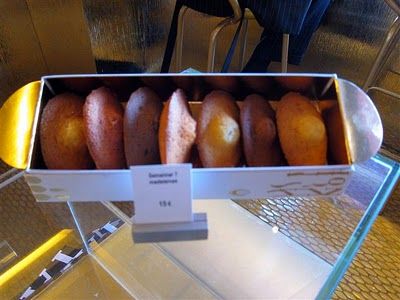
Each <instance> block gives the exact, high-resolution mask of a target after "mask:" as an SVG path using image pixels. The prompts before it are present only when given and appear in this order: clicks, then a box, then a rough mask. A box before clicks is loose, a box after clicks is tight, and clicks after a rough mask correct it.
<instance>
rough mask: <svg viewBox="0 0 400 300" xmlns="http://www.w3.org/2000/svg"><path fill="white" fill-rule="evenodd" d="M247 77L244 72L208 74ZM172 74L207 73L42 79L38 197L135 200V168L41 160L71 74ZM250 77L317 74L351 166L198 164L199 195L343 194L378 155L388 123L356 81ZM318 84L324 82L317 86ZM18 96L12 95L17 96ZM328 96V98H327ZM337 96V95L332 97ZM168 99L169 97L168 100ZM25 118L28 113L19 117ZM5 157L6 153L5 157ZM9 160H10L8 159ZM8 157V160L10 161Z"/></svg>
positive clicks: (33, 180)
mask: <svg viewBox="0 0 400 300" xmlns="http://www.w3.org/2000/svg"><path fill="white" fill-rule="evenodd" d="M208 75H209V76H210V75H211V76H244V74H208ZM105 76H106V77H169V76H200V77H201V76H203V74H129V75H127V74H125V75H116V74H114V75H98V74H96V75H57V76H45V77H43V78H42V80H41V86H40V93H39V99H38V101H37V104H36V108H35V110H34V111H35V115H34V118H33V124H32V131H31V132H32V133H31V137H30V140H29V156H28V159H27V166H26V173H25V178H26V180H27V182H28V184H29V186H30V188H31V190H32V192H33V194H34V195H35V197H36V199H37V200H38V201H132V200H134V199H132V198H133V196H132V195H133V191H132V184H131V177H130V176H131V173H130V171H129V170H128V169H126V170H68V171H64V170H48V169H46V168H45V166H44V165H43V164H40V163H37V161H38V160H37V157H38V156H40V155H41V154H40V153H39V152H40V151H39V150H38V138H39V134H38V123H39V118H40V113H41V111H42V109H43V106H44V105H45V104H46V102H47V101H48V100H49V98H51V97H53V95H54V93H58V91H57V84H56V83H57V80H60V79H61V78H66V77H79V78H82V77H105ZM246 76H266V77H272V76H307V77H310V76H312V77H315V82H317V83H316V86H313V90H312V91H310V93H313V94H314V95H315V96H316V97H318V95H319V94H321V93H326V92H327V94H330V97H332V95H333V97H335V98H336V99H334V100H337V101H338V102H339V105H340V107H341V112H342V118H343V120H345V121H344V128H345V136H346V139H347V146H348V156H349V160H350V162H351V163H350V164H348V165H324V166H304V167H289V166H282V167H258V168H250V167H237V168H199V169H192V188H193V191H192V194H193V198H194V199H227V198H230V199H243V198H245V199H250V198H265V197H282V196H320V195H323V196H333V195H338V194H341V193H343V191H344V189H345V188H346V185H347V184H348V182H349V178H350V176H351V173H352V171H353V164H354V163H357V162H361V161H364V160H366V159H369V158H370V157H371V156H373V155H374V154H375V153H376V152H377V151H378V150H379V148H380V145H381V142H382V136H383V131H382V123H381V120H380V118H379V115H378V113H377V110H376V108H375V107H374V105H373V103H372V101H371V100H370V98H369V97H368V96H367V95H366V94H365V93H364V92H363V91H362V90H361V89H360V88H358V87H356V86H355V85H354V84H352V83H350V82H348V81H346V80H342V79H338V78H337V77H336V75H331V74H258V75H257V74H251V75H250V74H248V75H246ZM317 85H318V86H317ZM11 98H12V97H11ZM325 99H326V98H325ZM330 99H331V98H330ZM165 100H167V99H165ZM19 117H20V118H24V116H19ZM3 159H4V158H3ZM5 161H6V160H5ZM6 162H7V161H6Z"/></svg>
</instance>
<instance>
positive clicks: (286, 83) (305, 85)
mask: <svg viewBox="0 0 400 300" xmlns="http://www.w3.org/2000/svg"><path fill="white" fill-rule="evenodd" d="M275 80H276V81H278V82H279V84H280V85H281V86H282V87H284V88H285V89H287V90H290V91H294V92H306V91H309V90H310V89H311V87H312V85H313V84H314V78H312V77H303V76H276V77H275Z"/></svg>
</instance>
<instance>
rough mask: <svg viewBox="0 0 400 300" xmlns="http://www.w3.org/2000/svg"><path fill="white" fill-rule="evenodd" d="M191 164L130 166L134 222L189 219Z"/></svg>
mask: <svg viewBox="0 0 400 300" xmlns="http://www.w3.org/2000/svg"><path fill="white" fill-rule="evenodd" d="M191 169H192V165H191V164H171V165H150V166H131V175H132V184H133V186H132V187H133V200H134V202H135V216H134V217H133V221H134V223H135V224H154V223H173V222H192V221H193V214H192V177H191Z"/></svg>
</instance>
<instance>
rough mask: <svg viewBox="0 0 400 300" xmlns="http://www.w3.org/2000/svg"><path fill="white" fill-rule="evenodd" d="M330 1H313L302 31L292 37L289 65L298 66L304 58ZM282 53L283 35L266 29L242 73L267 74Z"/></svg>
mask: <svg viewBox="0 0 400 300" xmlns="http://www.w3.org/2000/svg"><path fill="white" fill-rule="evenodd" d="M329 3H330V0H313V1H312V3H311V5H310V8H309V10H308V12H307V15H306V17H305V19H304V22H303V26H302V29H301V30H300V33H299V34H297V35H293V34H292V35H290V40H289V63H290V64H295V65H298V64H299V63H300V62H301V59H302V58H303V55H304V53H305V51H306V50H307V47H308V45H309V43H310V40H311V37H312V35H313V33H314V32H315V31H316V30H317V28H318V26H319V24H320V23H321V19H322V17H323V15H324V13H325V11H326V9H327V8H328V5H329ZM281 51H282V33H281V32H271V31H268V28H265V29H264V31H263V33H262V34H261V38H260V42H259V43H258V45H257V46H256V48H255V49H254V51H253V54H252V55H251V57H250V59H249V61H248V63H247V64H246V66H245V67H244V69H243V71H242V72H248V73H255V72H266V71H267V68H268V65H269V63H270V62H271V61H280V60H281Z"/></svg>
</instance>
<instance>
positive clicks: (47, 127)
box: [40, 93, 93, 170]
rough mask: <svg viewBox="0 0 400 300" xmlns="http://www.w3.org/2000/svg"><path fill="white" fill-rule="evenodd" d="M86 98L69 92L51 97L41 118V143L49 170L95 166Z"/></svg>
mask: <svg viewBox="0 0 400 300" xmlns="http://www.w3.org/2000/svg"><path fill="white" fill-rule="evenodd" d="M83 103H84V99H83V98H81V97H79V96H76V95H74V94H71V93H65V94H61V95H58V96H55V97H54V98H52V99H50V100H49V102H48V103H47V104H46V106H45V108H44V110H43V114H42V117H41V120H40V145H41V149H42V154H43V159H44V162H45V164H46V166H47V168H49V169H77V170H79V169H88V168H91V167H93V160H92V158H91V157H90V154H89V150H88V148H87V146H86V139H85V128H84V124H83V114H82V112H83Z"/></svg>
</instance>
